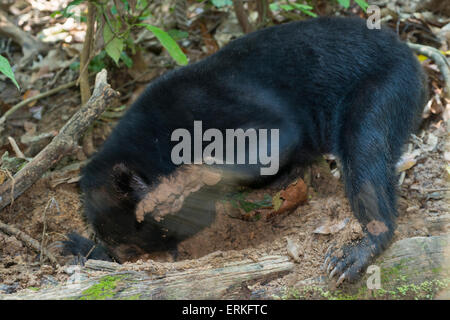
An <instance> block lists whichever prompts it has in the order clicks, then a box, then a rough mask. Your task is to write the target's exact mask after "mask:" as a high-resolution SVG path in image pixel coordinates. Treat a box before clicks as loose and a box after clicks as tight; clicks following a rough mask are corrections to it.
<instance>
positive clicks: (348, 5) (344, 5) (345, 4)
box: [337, 0, 350, 9]
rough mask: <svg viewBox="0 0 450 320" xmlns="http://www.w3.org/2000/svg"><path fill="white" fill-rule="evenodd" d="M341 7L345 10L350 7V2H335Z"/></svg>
mask: <svg viewBox="0 0 450 320" xmlns="http://www.w3.org/2000/svg"><path fill="white" fill-rule="evenodd" d="M337 2H339V4H340V5H341V6H343V7H344V8H345V9H347V8H348V7H350V0H337Z"/></svg>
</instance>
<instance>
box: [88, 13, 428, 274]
mask: <svg viewBox="0 0 450 320" xmlns="http://www.w3.org/2000/svg"><path fill="white" fill-rule="evenodd" d="M426 97H427V92H426V85H425V76H424V74H423V71H422V69H421V66H420V64H419V63H418V61H417V59H416V58H415V57H414V56H413V54H412V53H411V51H410V50H409V48H408V47H407V46H406V45H405V44H403V43H401V42H400V41H399V40H398V38H397V36H396V35H395V34H394V33H393V32H391V31H390V30H386V29H383V30H369V29H368V28H367V27H366V25H365V21H363V20H360V19H356V18H317V19H312V20H308V21H304V22H294V23H289V24H284V25H281V26H276V27H271V28H267V29H264V30H260V31H257V32H254V33H251V34H249V35H246V36H244V37H242V38H240V39H237V40H235V41H232V42H231V43H230V44H229V45H227V46H226V47H225V48H223V49H222V50H220V51H219V52H217V53H216V54H214V55H212V56H210V57H208V58H206V59H204V60H202V61H200V62H198V63H195V64H192V65H189V66H186V67H184V68H180V69H177V70H174V71H171V72H168V73H166V74H165V75H163V76H161V77H160V78H158V79H156V80H155V81H153V82H152V83H151V84H150V85H149V86H148V88H147V89H146V90H145V92H144V93H143V94H142V95H141V96H140V98H139V99H138V100H137V101H136V102H135V103H134V105H133V106H132V107H131V109H130V110H129V111H128V112H127V114H126V115H125V116H124V117H123V119H122V120H121V121H120V123H119V124H118V125H117V127H116V128H115V130H114V132H113V133H112V134H111V136H110V137H109V138H108V140H107V141H106V142H105V143H104V145H103V147H102V149H101V150H100V151H99V152H98V153H97V154H96V155H95V156H94V157H93V158H92V160H91V161H90V163H89V164H88V165H87V167H86V168H85V169H84V171H83V178H82V180H81V187H82V190H83V193H84V205H85V208H86V216H87V219H88V221H89V222H90V223H91V224H92V225H93V226H94V228H95V231H96V232H97V236H98V237H99V238H100V239H101V240H102V241H103V243H104V244H105V245H106V246H107V247H108V249H109V251H110V253H111V254H112V255H113V256H115V258H116V259H119V260H124V259H127V258H133V256H134V255H138V254H142V253H145V252H152V251H158V250H170V249H173V248H174V247H175V246H176V244H177V243H178V242H179V241H180V240H183V239H185V238H186V237H188V236H190V235H191V234H193V233H195V232H197V231H198V230H200V229H201V228H203V227H204V226H205V225H208V224H209V223H210V222H211V221H212V219H213V216H212V214H211V212H212V211H214V207H213V206H211V204H210V203H209V202H208V201H206V200H204V199H198V198H195V197H191V199H188V200H187V202H191V204H190V205H188V206H187V208H188V209H183V210H181V211H180V212H179V213H178V214H177V215H174V216H170V217H168V218H167V219H164V220H163V222H156V221H151V219H147V218H146V219H145V221H144V222H142V223H139V222H137V221H136V216H135V213H134V210H135V208H136V204H137V202H138V201H139V200H141V198H142V197H143V194H144V191H146V190H149V189H151V188H153V187H156V185H155V184H157V181H158V177H161V176H166V175H168V174H170V173H172V172H173V171H174V170H175V169H176V166H175V165H174V164H173V163H172V162H171V158H170V152H171V148H172V147H173V145H174V143H171V142H170V136H171V133H172V131H173V130H175V129H177V128H187V129H188V130H190V131H192V127H193V122H194V120H201V121H202V122H203V130H206V129H208V128H217V129H221V130H224V129H226V128H244V129H245V128H256V129H258V128H267V129H271V128H279V130H280V166H283V167H285V166H288V165H289V164H291V163H293V162H295V163H299V162H303V161H305V160H308V159H309V158H311V157H312V156H315V155H319V154H321V153H333V154H335V155H337V156H338V157H339V159H340V160H341V162H342V165H343V176H344V180H345V187H346V191H347V195H348V198H349V199H350V202H351V206H352V209H353V211H354V213H355V216H356V217H357V218H358V220H359V221H360V222H361V224H362V225H363V226H364V228H365V230H366V237H365V238H364V239H363V240H362V241H361V242H359V243H357V244H353V245H350V246H347V247H345V248H343V251H344V256H343V257H341V258H337V257H336V256H334V255H333V254H330V255H329V257H328V259H327V265H329V266H330V267H329V270H331V269H333V268H334V267H335V270H334V272H333V273H334V274H338V275H343V278H346V279H349V280H354V279H356V278H358V275H359V274H360V273H361V272H362V271H363V270H364V269H365V267H367V265H368V264H369V263H370V262H371V261H372V259H373V258H374V257H375V256H377V255H378V254H380V253H381V252H382V251H383V250H384V249H385V248H386V246H387V245H388V244H389V241H390V240H391V238H392V235H393V231H394V228H395V219H396V216H397V210H396V201H395V199H396V195H395V185H396V173H395V163H396V162H397V160H398V159H399V157H400V155H401V151H402V146H403V144H404V143H405V142H406V141H407V139H408V136H409V134H410V133H411V132H413V130H414V129H415V128H416V127H417V125H418V123H419V121H420V115H421V112H422V109H423V107H424V104H425V99H426ZM236 168H237V167H236ZM255 168H256V169H257V168H259V167H258V166H256V167H255V166H253V167H252V166H241V167H239V168H237V169H236V172H237V173H238V175H240V174H244V173H245V174H246V179H247V181H248V180H249V179H250V181H253V180H254V181H259V180H260V179H261V177H260V176H259V174H258V173H259V171H257V170H255ZM205 207H208V208H205ZM199 208H203V209H202V210H199ZM373 221H375V225H376V226H378V227H380V228H381V233H380V234H377V233H378V232H373V228H372V229H370V228H369V230H367V226H368V225H369V224H370V223H371V222H372V223H374V222H373ZM380 223H381V224H380ZM177 226H178V227H177ZM187 226H190V227H189V228H190V229H189V228H188V227H187ZM369 226H370V225H369ZM383 226H384V228H383ZM166 229H169V230H168V231H167V230H166ZM187 229H189V230H187ZM376 230H380V229H376ZM368 231H372V233H370V232H368Z"/></svg>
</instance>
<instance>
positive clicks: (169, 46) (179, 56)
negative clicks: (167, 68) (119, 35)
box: [138, 23, 188, 66]
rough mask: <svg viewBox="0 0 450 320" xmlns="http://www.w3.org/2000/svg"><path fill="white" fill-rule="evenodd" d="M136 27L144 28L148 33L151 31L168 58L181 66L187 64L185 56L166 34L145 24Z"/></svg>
mask: <svg viewBox="0 0 450 320" xmlns="http://www.w3.org/2000/svg"><path fill="white" fill-rule="evenodd" d="M138 26H141V27H146V28H147V29H148V30H149V31H151V32H152V33H153V34H154V35H155V37H156V38H158V40H159V42H161V44H162V46H163V47H164V48H166V50H167V52H169V54H170V56H171V57H172V58H173V59H174V60H175V61H176V63H178V64H179V65H182V66H185V65H187V64H188V59H187V57H186V55H185V54H184V53H183V51H181V48H180V47H179V46H178V44H177V43H176V42H175V40H173V39H172V37H171V36H170V35H169V34H168V33H167V32H165V31H163V30H161V29H159V28H157V27H155V26H152V25H149V24H146V23H141V24H138Z"/></svg>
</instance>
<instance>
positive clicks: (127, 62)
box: [120, 51, 133, 68]
mask: <svg viewBox="0 0 450 320" xmlns="http://www.w3.org/2000/svg"><path fill="white" fill-rule="evenodd" d="M120 59H121V60H122V61H123V63H125V65H126V66H127V67H128V68H131V67H132V66H133V60H131V58H130V57H129V56H128V55H127V54H126V53H125V51H122V53H121V54H120Z"/></svg>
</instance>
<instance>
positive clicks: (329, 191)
mask: <svg viewBox="0 0 450 320" xmlns="http://www.w3.org/2000/svg"><path fill="white" fill-rule="evenodd" d="M187 53H188V56H189V51H188V52H187ZM191 53H192V57H194V56H195V57H194V58H192V60H195V59H199V58H201V57H202V56H204V55H205V54H204V53H203V54H200V53H199V50H197V51H196V50H191ZM166 58H167V57H166ZM152 59H153V60H152ZM158 59H160V58H159V57H158V56H156V55H155V54H151V55H150V57H145V58H144V60H145V61H149V60H150V61H152V64H155V62H154V61H159V60H158ZM424 65H425V67H426V68H425V69H426V70H427V72H428V73H429V75H430V82H431V81H433V82H434V85H433V86H432V85H431V84H430V88H431V89H432V93H433V97H434V99H436V96H439V95H438V94H437V93H436V92H437V91H436V89H437V88H441V87H442V80H439V75H438V72H437V71H436V68H435V66H434V65H433V63H432V62H430V61H428V62H425V63H424ZM41 68H42V67H41ZM38 70H39V69H36V71H35V72H38ZM166 70H167V69H166V68H165V67H157V68H153V69H152V70H150V71H148V70H147V75H148V76H147V77H146V81H148V80H150V79H151V78H154V77H156V76H158V75H160V74H162V73H164V72H165V71H166ZM49 72H52V71H49ZM55 72H56V71H55ZM133 72H136V70H134V69H133V70H125V71H124V70H123V69H121V70H119V69H116V70H114V71H112V74H111V75H110V79H111V84H112V87H113V88H119V87H121V86H122V87H123V86H126V88H127V89H126V90H123V91H122V99H121V103H122V104H126V105H129V104H130V102H131V101H133V100H134V99H135V98H136V96H137V95H138V94H139V92H141V91H142V89H143V88H144V87H145V84H144V83H143V81H141V82H139V81H134V80H135V78H134V73H133ZM69 74H70V72H69ZM67 77H68V78H70V77H69V76H67ZM44 79H45V77H44ZM47 79H48V78H47ZM64 79H65V78H64V76H61V81H62V80H64ZM130 83H131V85H128V84H130ZM14 90H15V89H14V87H12V86H3V87H2V88H1V90H0V107H2V108H3V109H5V108H8V107H9V106H10V105H11V104H12V101H14V99H16V100H17V93H16V92H15V91H14ZM14 97H15V98H14ZM19 98H20V97H19ZM439 102H440V103H441V106H442V108H441V109H442V110H440V111H436V110H438V108H437V107H436V104H437V103H438V102H436V101H433V102H432V103H431V105H432V106H434V109H433V108H432V110H431V112H429V114H428V115H427V119H426V120H425V121H424V124H423V127H422V130H421V132H420V133H418V134H417V137H416V138H414V139H413V138H412V139H411V141H410V144H409V146H407V147H408V148H409V150H407V151H406V153H405V163H406V164H405V165H404V166H405V167H404V168H403V169H404V171H403V172H404V177H403V178H402V181H401V185H399V187H398V195H399V198H398V211H399V217H398V221H397V223H398V227H397V230H396V232H395V236H394V242H395V241H398V240H401V239H406V238H411V237H430V236H437V235H448V234H449V233H450V212H449V180H450V170H449V163H450V139H449V131H448V123H449V122H448V117H449V112H450V108H449V103H450V101H448V100H445V99H444V98H443V97H440V100H439ZM79 104H80V98H79V95H78V94H77V92H76V89H75V88H74V89H69V90H65V91H63V92H61V93H60V94H58V95H56V96H52V97H49V98H44V99H42V100H40V101H39V103H38V105H37V106H34V107H28V108H24V109H23V110H21V111H19V112H17V113H16V114H15V115H14V117H11V119H9V120H8V123H7V127H6V132H7V135H6V136H12V137H14V138H15V139H16V141H21V137H23V136H24V135H26V134H27V133H28V134H30V135H33V136H39V135H40V134H44V133H51V132H54V131H58V130H59V129H60V128H61V127H62V126H63V125H64V123H65V122H66V121H67V120H68V119H69V118H70V117H71V116H72V115H73V113H74V112H75V111H76V110H77V109H78V107H79ZM120 106H121V104H119V105H117V106H115V108H116V109H117V108H120ZM36 107H39V108H41V110H42V112H41V117H40V118H39V119H36V118H33V115H34V113H33V112H35V110H33V108H36ZM115 123H116V119H115V117H112V118H111V117H106V116H104V117H102V118H101V119H99V120H98V121H96V123H95V127H94V142H95V145H96V146H99V145H100V144H101V143H102V142H103V141H104V140H105V138H106V137H107V136H108V134H109V133H110V132H111V129H112V128H113V127H114V125H115ZM49 139H50V138H45V139H41V140H39V142H37V143H34V144H33V145H26V144H25V143H21V144H19V146H20V147H22V148H25V150H26V151H25V154H26V155H27V156H28V155H29V156H33V155H35V154H36V153H37V152H38V151H39V150H40V149H41V148H42V147H43V146H45V144H46V143H48V141H49ZM22 141H23V140H22ZM1 149H2V150H1V153H2V154H3V152H4V151H9V154H10V155H11V154H12V153H13V150H11V148H10V146H9V145H8V144H7V142H6V143H5V144H4V146H3V147H1ZM85 161H86V157H85V156H84V154H83V153H82V152H78V153H76V154H75V155H73V156H69V157H65V158H64V159H63V160H62V161H61V162H60V163H58V164H57V166H56V168H54V169H53V170H52V171H50V172H48V173H47V174H46V175H45V176H44V177H42V178H41V179H40V180H39V181H38V182H37V183H35V184H34V185H33V186H32V187H31V188H30V189H29V190H27V191H26V192H25V193H24V194H23V195H21V196H20V197H18V198H17V199H16V200H15V201H14V202H13V203H12V204H11V205H10V206H8V207H7V208H5V209H3V210H2V211H0V221H1V222H3V223H5V224H8V225H11V226H15V227H16V228H18V229H20V230H21V231H23V232H25V233H26V234H28V235H29V236H31V237H32V238H34V239H36V240H37V241H38V242H40V243H41V242H42V243H44V245H45V246H47V247H48V248H49V249H50V248H51V247H52V246H56V244H57V243H58V241H62V240H65V239H66V234H68V233H70V232H74V231H75V232H78V233H80V234H82V235H84V236H87V237H89V236H92V231H91V230H90V229H89V227H88V226H87V224H86V223H85V221H84V219H83V203H82V201H81V195H80V189H79V186H78V183H77V182H78V179H79V174H80V167H82V166H83V164H84V163H85ZM330 165H331V166H333V168H334V166H335V162H334V161H332V160H328V161H325V160H322V161H320V162H319V163H317V164H315V165H313V166H311V167H309V168H306V169H304V170H303V171H302V172H303V173H304V174H303V176H304V180H305V181H306V184H307V186H308V201H307V202H306V203H305V204H302V205H299V206H298V207H297V209H295V210H294V211H293V212H290V213H282V214H279V215H276V216H275V217H273V218H270V219H269V218H267V214H268V212H269V211H268V210H266V209H264V208H258V209H253V210H250V211H249V212H245V210H243V209H242V208H236V207H235V206H233V205H231V201H221V202H217V204H216V209H217V210H216V211H217V216H216V219H215V222H214V223H213V224H212V225H211V226H209V227H207V228H206V229H204V230H203V231H201V232H200V233H198V234H197V235H195V236H193V237H192V238H189V239H187V240H185V241H183V242H182V243H180V244H179V245H178V256H177V261H186V263H187V265H188V264H189V263H190V262H189V261H191V260H193V259H197V258H200V257H203V256H205V255H208V254H210V253H213V252H218V251H220V252H221V254H220V256H221V258H223V256H226V255H233V254H239V255H242V256H244V257H248V258H251V259H253V258H257V257H260V256H264V255H288V254H289V253H288V248H289V246H288V242H289V243H291V244H294V245H296V246H297V247H298V248H299V251H298V259H296V260H297V261H296V263H295V267H294V269H293V271H292V272H290V273H289V274H287V275H284V276H282V277H279V278H277V279H270V280H267V281H260V282H255V283H252V284H251V285H248V286H247V287H246V290H243V291H242V298H258V297H260V296H259V295H258V294H259V293H261V292H264V297H267V295H268V293H269V294H271V295H272V296H273V297H274V298H276V297H278V298H314V299H329V298H346V297H347V298H351V296H344V295H342V293H341V292H340V291H339V290H336V289H335V288H333V287H332V284H330V282H328V281H326V279H324V276H325V274H324V272H323V271H322V270H321V265H322V263H323V261H324V255H325V252H326V250H327V249H328V248H329V246H330V245H331V244H337V245H341V244H344V243H348V242H350V241H354V240H356V239H358V238H359V237H360V236H361V227H360V225H359V223H358V222H357V221H356V220H355V218H354V217H353V214H352V212H351V209H350V206H349V203H348V200H347V198H346V197H345V194H344V189H343V184H342V181H341V179H340V178H339V174H338V173H337V172H338V171H336V170H335V171H334V174H332V173H331V170H330ZM298 172H299V171H295V172H294V173H293V174H292V175H290V176H289V179H290V182H294V181H295V180H296V179H298V175H297V173H298ZM0 178H1V177H0ZM2 179H4V178H2ZM279 191H280V188H279V185H278V186H277V185H276V184H275V185H273V186H272V187H269V188H265V189H260V190H245V191H243V192H242V193H240V195H239V197H240V198H239V199H240V200H242V201H243V203H260V202H262V201H264V199H267V197H268V196H269V197H270V198H273V197H274V196H275V195H276V194H277V192H279ZM228 200H229V199H228ZM44 230H45V231H44ZM43 236H44V238H43ZM152 258H153V259H154V260H155V261H168V262H171V261H173V257H172V256H171V255H169V254H160V255H155V256H153V257H152ZM214 259H216V258H215V257H214V255H211V258H210V260H209V261H208V262H207V263H210V264H211V265H214V264H216V262H215V261H214ZM41 260H43V261H41ZM145 264H146V262H145V261H137V262H134V264H129V266H130V268H133V269H139V268H142V269H145ZM68 278H69V274H68V273H67V272H66V271H65V267H64V266H55V265H52V264H51V263H50V262H49V261H48V260H46V258H45V257H43V259H41V257H40V255H39V253H38V252H36V251H34V250H33V249H30V248H29V247H27V246H26V245H25V244H24V243H23V242H21V241H20V240H19V239H17V238H16V237H15V236H10V235H8V234H6V233H3V232H1V231H0V293H12V292H16V291H17V290H20V289H25V288H30V287H33V288H42V287H49V286H53V285H56V284H58V283H63V282H65V281H66V280H67V279H68ZM308 283H314V284H316V285H317V284H318V285H319V287H320V288H322V289H320V290H304V288H305V284H308ZM323 288H325V289H323ZM438 289H439V290H437V291H436V292H435V293H436V295H437V296H439V291H440V290H443V289H444V290H448V285H447V286H445V287H439V288H438ZM299 290H300V291H299ZM302 290H303V291H302ZM447 292H448V291H447ZM384 297H385V298H396V297H392V296H384ZM403 297H406V298H414V297H415V296H414V294H411V295H404V296H403ZM356 298H358V297H356ZM363 298H367V296H364V297H363Z"/></svg>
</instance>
